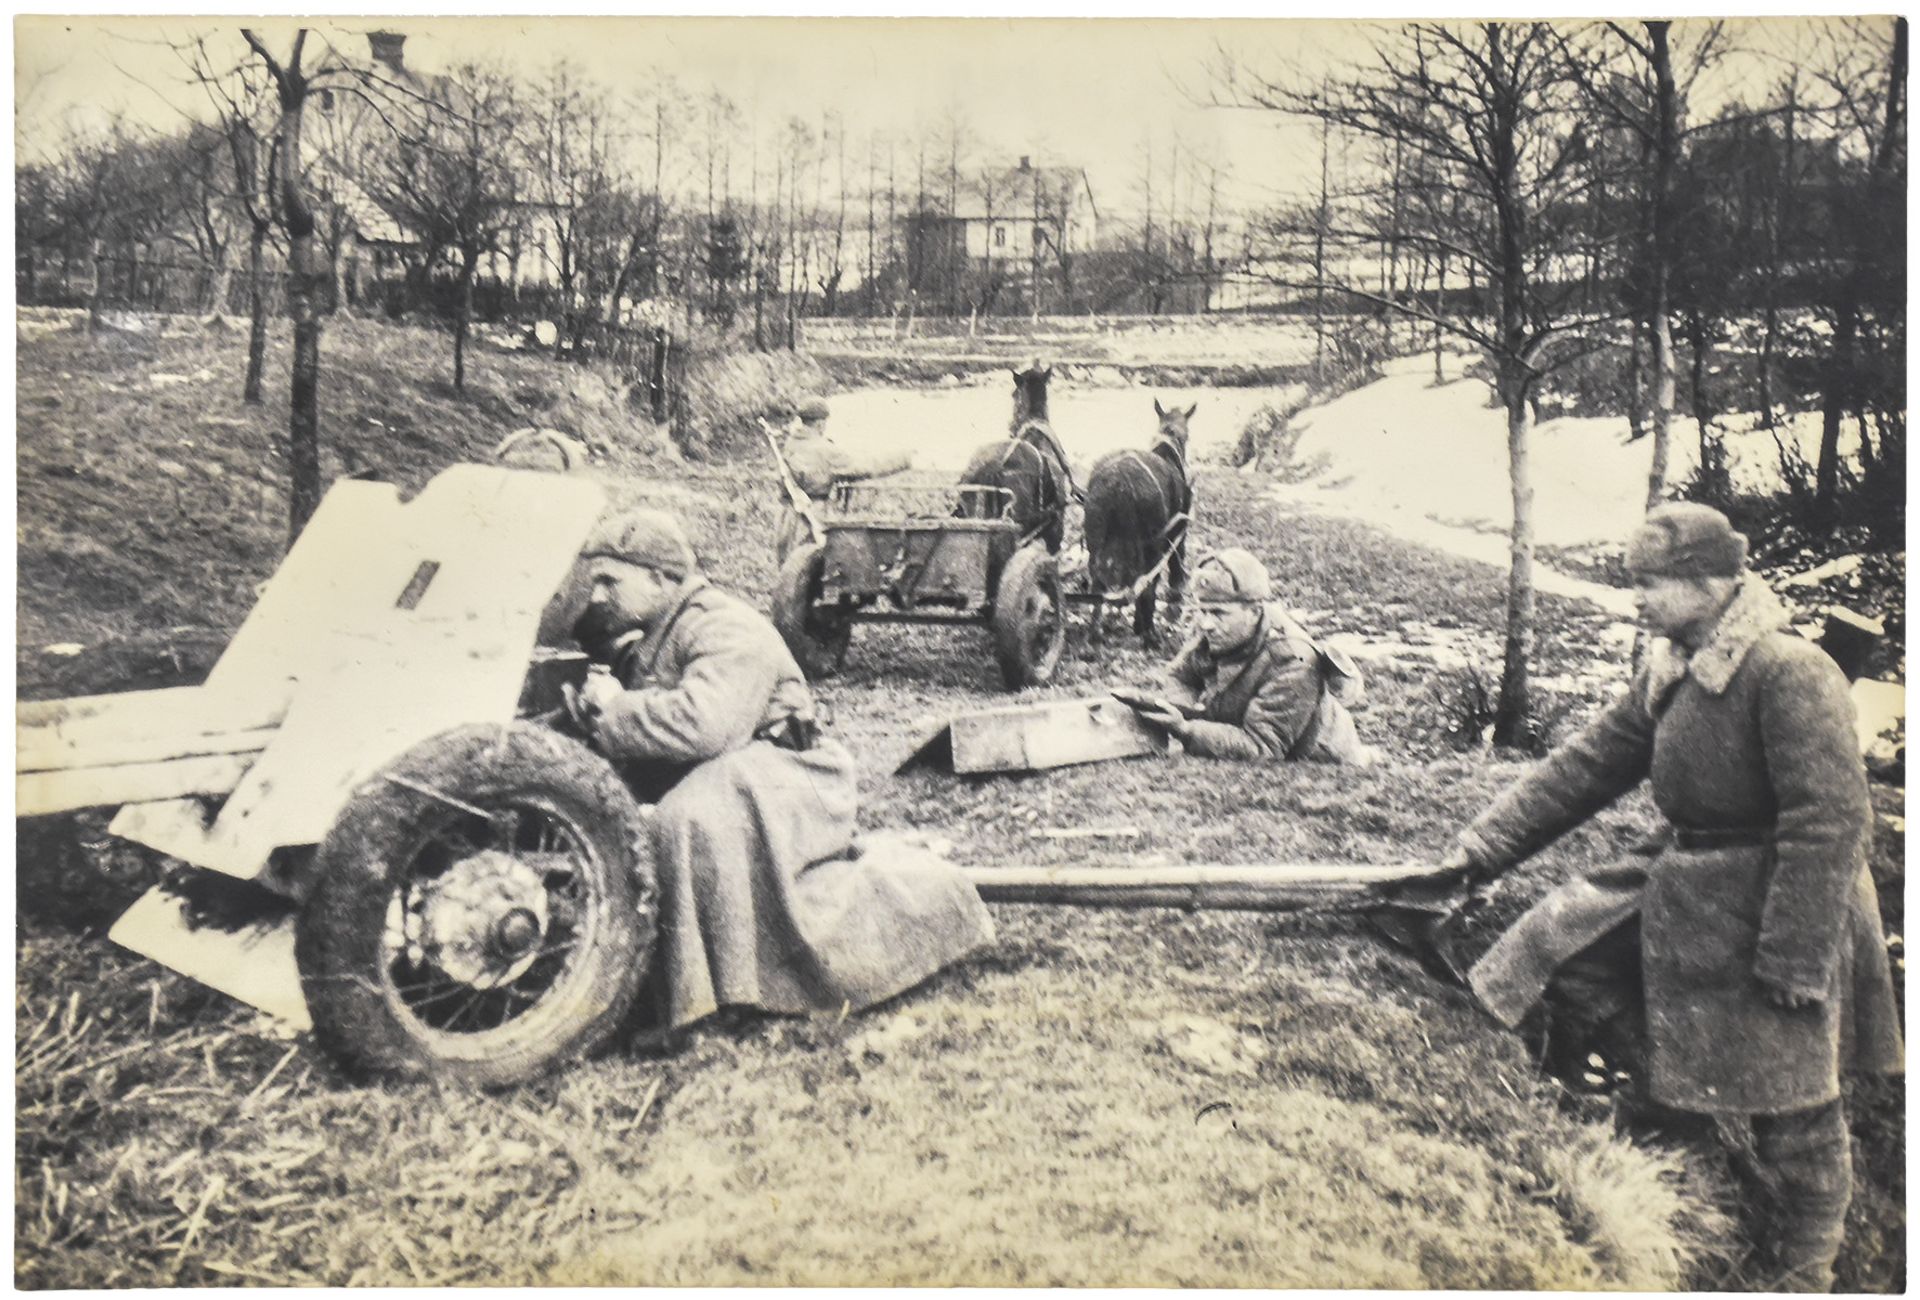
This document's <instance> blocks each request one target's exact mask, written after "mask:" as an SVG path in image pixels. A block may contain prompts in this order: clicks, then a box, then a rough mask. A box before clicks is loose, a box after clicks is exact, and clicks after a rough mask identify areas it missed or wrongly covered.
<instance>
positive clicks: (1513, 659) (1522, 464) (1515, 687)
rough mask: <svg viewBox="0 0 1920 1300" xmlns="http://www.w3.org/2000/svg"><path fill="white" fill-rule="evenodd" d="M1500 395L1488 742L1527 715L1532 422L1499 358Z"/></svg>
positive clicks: (1522, 736) (1523, 731)
mask: <svg viewBox="0 0 1920 1300" xmlns="http://www.w3.org/2000/svg"><path fill="white" fill-rule="evenodd" d="M1501 368H1502V369H1503V370H1507V371H1508V372H1509V373H1508V374H1506V375H1503V376H1502V377H1501V382H1500V388H1501V397H1502V400H1503V402H1504V404H1505V406H1506V409H1507V474H1508V477H1509V479H1510V480H1511V484H1512V488H1513V534H1512V544H1511V547H1510V554H1511V557H1512V559H1511V564H1510V567H1509V569H1508V571H1507V640H1506V649H1505V653H1504V655H1503V656H1502V659H1501V666H1500V698H1499V701H1498V702H1497V703H1496V704H1495V706H1494V714H1493V743H1494V744H1496V745H1501V746H1510V745H1518V744H1522V743H1525V742H1526V741H1527V740H1528V739H1530V737H1529V736H1528V734H1527V733H1528V731H1529V728H1530V724H1531V719H1532V715H1533V690H1532V683H1531V680H1530V678H1529V675H1528V667H1527V665H1528V661H1529V660H1530V659H1531V658H1532V656H1533V607H1534V599H1533V471H1532V469H1531V468H1530V467H1529V465H1528V449H1527V441H1528V436H1529V434H1530V433H1531V431H1532V427H1533V418H1532V417H1533V411H1532V406H1531V404H1530V403H1529V402H1528V400H1527V399H1528V397H1529V393H1528V391H1527V390H1528V386H1529V385H1528V382H1527V379H1526V377H1525V376H1524V375H1522V374H1519V373H1517V371H1518V365H1517V363H1513V362H1503V363H1502V367H1501Z"/></svg>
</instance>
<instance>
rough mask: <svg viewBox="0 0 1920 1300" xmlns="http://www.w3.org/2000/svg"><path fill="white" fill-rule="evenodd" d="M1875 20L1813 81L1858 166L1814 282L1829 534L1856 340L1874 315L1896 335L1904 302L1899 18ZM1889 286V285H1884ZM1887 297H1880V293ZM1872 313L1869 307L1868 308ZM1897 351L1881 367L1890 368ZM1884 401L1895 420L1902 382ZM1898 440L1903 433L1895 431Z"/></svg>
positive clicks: (1860, 25)
mask: <svg viewBox="0 0 1920 1300" xmlns="http://www.w3.org/2000/svg"><path fill="white" fill-rule="evenodd" d="M1880 21H1881V20H1871V19H1863V20H1855V21H1851V22H1848V23H1845V24H1843V25H1842V26H1841V27H1840V29H1839V30H1838V31H1837V32H1836V33H1835V35H1834V39H1833V45H1834V49H1833V52H1832V54H1831V55H1830V57H1829V59H1828V60H1827V62H1826V65H1825V66H1824V67H1821V68H1820V69H1818V70H1817V72H1816V74H1815V75H1816V76H1817V77H1818V78H1819V80H1820V81H1821V82H1822V83H1823V84H1824V85H1825V87H1826V88H1827V89H1828V90H1829V91H1830V92H1831V93H1832V94H1833V96H1834V99H1835V107H1834V110H1833V115H1834V118H1835V121H1836V127H1837V130H1836V134H1837V136H1838V139H1839V145H1840V148H1841V150H1842V151H1843V152H1846V153H1851V154H1852V155H1854V156H1855V157H1858V158H1862V159H1863V161H1862V162H1859V163H1856V164H1855V165H1854V166H1853V167H1852V168H1851V169H1850V174H1849V175H1848V176H1847V177H1846V178H1845V183H1842V184H1840V185H1838V186H1836V188H1835V198H1836V200H1837V201H1836V202H1835V204H1834V207H1833V213H1832V216H1833V225H1834V228H1835V229H1836V230H1837V231H1838V232H1839V234H1840V239H1839V240H1838V241H1837V242H1838V245H1839V248H1838V250H1837V251H1838V254H1839V255H1838V257H1837V258H1836V259H1835V262H1836V264H1835V265H1834V266H1833V268H1832V270H1831V272H1830V273H1829V274H1828V275H1826V276H1825V277H1823V279H1824V297H1825V298H1826V308H1827V310H1828V312H1829V313H1830V315H1831V316H1832V324H1833V337H1832V343H1831V345H1830V347H1829V349H1828V352H1827V356H1826V359H1825V364H1824V366H1823V374H1822V379H1821V386H1822V389H1823V393H1822V399H1821V408H1820V409H1821V424H1820V452H1819V458H1818V460H1817V462H1816V464H1815V480H1814V507H1815V514H1814V522H1815V523H1816V524H1818V525H1820V526H1823V527H1831V526H1832V525H1833V524H1834V523H1835V522H1836V521H1837V517H1838V514H1837V512H1838V504H1839V502H1838V497H1839V473H1840V431H1841V427H1842V422H1843V420H1844V419H1845V417H1846V415H1847V414H1848V412H1850V411H1851V412H1854V413H1855V414H1856V415H1857V416H1858V417H1859V423H1860V424H1861V426H1862V427H1864V425H1865V417H1864V409H1863V405H1864V404H1863V388H1864V387H1865V376H1864V375H1863V373H1862V372H1863V369H1864V367H1863V365H1862V360H1863V348H1862V335H1863V333H1864V332H1868V331H1871V330H1872V329H1873V328H1874V326H1875V325H1876V323H1878V322H1879V320H1880V318H1883V317H1884V318H1885V320H1886V322H1887V323H1888V324H1891V325H1894V326H1896V328H1897V334H1898V336H1899V339H1900V341H1901V342H1904V335H1905V304H1904V299H1903V298H1902V296H1901V295H1900V294H1899V292H1898V284H1899V280H1900V279H1902V278H1904V277H1902V276H1894V275H1890V274H1889V271H1890V270H1892V268H1893V267H1894V266H1898V267H1900V268H1901V270H1904V265H1905V254H1906V237H1905V230H1904V217H1903V211H1904V209H1903V203H1904V199H1903V197H1902V196H1903V195H1904V192H1905V188H1906V88H1907V86H1906V83H1907V20H1906V19H1905V18H1895V19H1894V20H1893V22H1892V25H1891V27H1890V28H1885V27H1881V26H1879V22H1880ZM1889 281H1892V284H1891V285H1890V284H1889V283H1888V282H1889ZM1890 288H1891V289H1892V290H1893V292H1892V293H1889V292H1888V290H1889V289H1890ZM1876 307H1878V310H1876ZM1900 366H1901V362H1900V360H1899V358H1898V355H1897V353H1890V354H1889V364H1888V366H1887V367H1885V369H1888V370H1892V371H1897V370H1898V369H1899V367H1900ZM1897 388H1898V390H1899V391H1898V397H1897V399H1896V400H1894V401H1893V402H1891V403H1889V404H1888V405H1889V407H1890V409H1897V410H1899V411H1900V412H1901V413H1902V414H1901V417H1900V418H1901V419H1902V420H1904V409H1905V393H1904V382H1903V381H1898V382H1897ZM1900 436H1901V438H1902V440H1903V441H1904V436H1905V435H1904V429H1903V430H1902V432H1901V435H1900Z"/></svg>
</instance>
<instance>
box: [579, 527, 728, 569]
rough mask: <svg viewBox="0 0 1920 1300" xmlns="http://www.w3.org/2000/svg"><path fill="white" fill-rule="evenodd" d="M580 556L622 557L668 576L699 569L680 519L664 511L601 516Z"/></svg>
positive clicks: (589, 557)
mask: <svg viewBox="0 0 1920 1300" xmlns="http://www.w3.org/2000/svg"><path fill="white" fill-rule="evenodd" d="M580 555H581V558H583V559H588V560H594V559H608V560H624V561H625V562H626V563H628V564H638V565H643V566H645V567H646V568H649V569H652V570H654V571H655V572H658V573H664V574H666V575H667V576H668V577H670V578H684V577H686V576H687V575H688V574H690V573H694V572H696V571H697V570H698V569H699V568H700V562H699V561H698V560H696V559H694V557H693V544H692V543H691V542H689V541H687V535H686V533H685V532H684V531H682V530H681V527H680V521H679V520H677V519H675V518H674V517H673V516H672V515H670V514H668V513H667V512H666V511H664V510H621V511H616V512H614V513H612V514H608V515H603V516H601V518H600V522H599V523H598V524H596V525H594V529H593V533H592V535H591V536H589V537H588V538H587V544H586V545H585V546H584V547H582V548H581V551H580Z"/></svg>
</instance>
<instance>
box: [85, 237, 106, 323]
mask: <svg viewBox="0 0 1920 1300" xmlns="http://www.w3.org/2000/svg"><path fill="white" fill-rule="evenodd" d="M106 287H107V259H106V256H105V253H104V250H103V249H102V247H101V243H100V241H99V240H97V239H96V240H94V241H93V291H92V292H91V293H89V294H88V295H87V333H89V334H93V333H96V332H98V330H99V329H100V318H101V315H102V313H103V311H104V308H103V306H102V304H101V301H100V298H101V291H102V290H103V289H105V288H106Z"/></svg>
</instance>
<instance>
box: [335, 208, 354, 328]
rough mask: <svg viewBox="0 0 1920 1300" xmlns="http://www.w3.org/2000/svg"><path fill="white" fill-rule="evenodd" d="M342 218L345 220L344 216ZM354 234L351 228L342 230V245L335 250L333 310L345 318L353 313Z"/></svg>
mask: <svg viewBox="0 0 1920 1300" xmlns="http://www.w3.org/2000/svg"><path fill="white" fill-rule="evenodd" d="M342 220H345V218H344V217H343V218H342ZM356 256H357V254H356V253H355V252H354V236H353V231H352V230H351V229H348V230H342V231H341V232H340V246H339V247H338V248H336V249H334V252H333V266H332V268H331V269H332V271H333V311H334V314H335V315H336V316H339V317H341V318H342V319H343V320H344V319H346V318H348V317H351V316H352V315H353V299H354V296H355V295H354V293H353V288H354V286H353V284H352V283H351V279H352V274H353V261H354V258H355V257H356Z"/></svg>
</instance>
